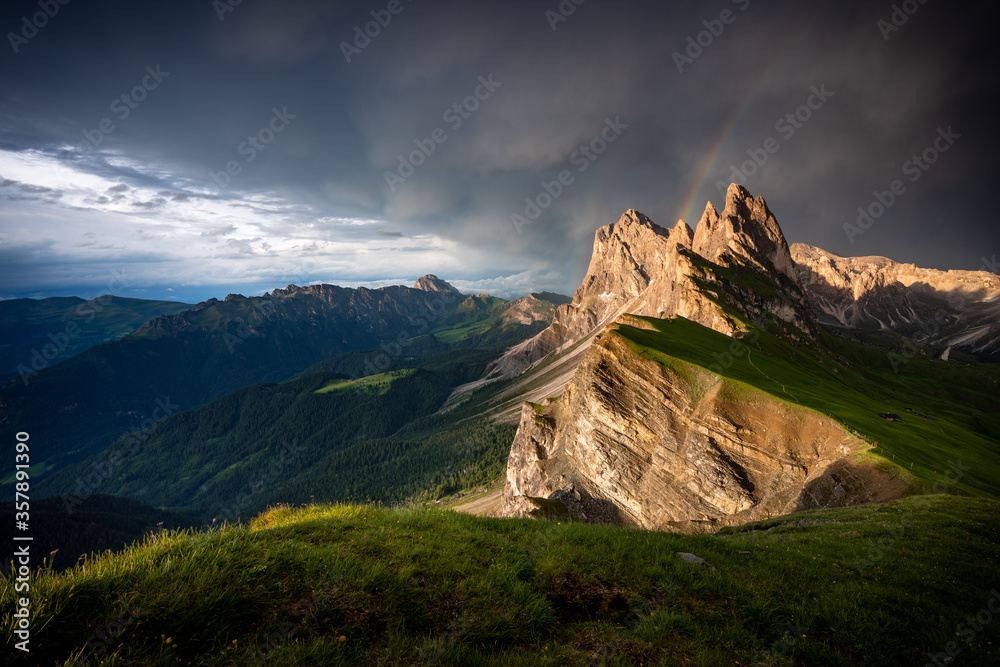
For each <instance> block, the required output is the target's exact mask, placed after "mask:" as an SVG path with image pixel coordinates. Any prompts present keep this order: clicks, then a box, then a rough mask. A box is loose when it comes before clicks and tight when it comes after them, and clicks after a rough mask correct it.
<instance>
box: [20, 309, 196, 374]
mask: <svg viewBox="0 0 1000 667" xmlns="http://www.w3.org/2000/svg"><path fill="white" fill-rule="evenodd" d="M190 307H191V305H190V304H187V303H178V302H176V301H147V300H143V299H127V298H124V297H120V296H112V295H110V294H105V295H104V296H99V297H97V298H95V299H90V300H89V301H85V300H84V299H80V298H78V297H51V298H48V299H9V300H7V301H0V341H2V343H0V384H3V383H6V382H7V381H8V380H10V379H11V378H14V377H17V378H18V379H20V380H22V382H31V378H32V376H33V375H34V374H35V373H36V372H38V371H40V370H43V369H45V368H48V367H49V366H52V365H55V364H57V363H59V362H60V361H65V360H66V359H69V358H70V357H72V356H73V355H76V354H79V353H80V352H83V351H84V350H86V349H88V348H91V347H93V346H95V345H99V344H100V343H107V342H109V341H112V340H116V339H118V338H121V337H122V336H127V335H128V334H130V333H132V332H133V331H134V330H135V329H136V328H137V327H139V326H140V325H142V324H143V323H145V322H146V321H148V320H150V319H152V318H154V317H157V316H159V315H173V314H176V313H179V312H182V311H184V310H187V309H188V308H190Z"/></svg>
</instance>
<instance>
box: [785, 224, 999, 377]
mask: <svg viewBox="0 0 1000 667" xmlns="http://www.w3.org/2000/svg"><path fill="white" fill-rule="evenodd" d="M791 251H792V257H793V258H794V259H795V262H796V274H797V278H798V281H799V284H800V285H802V287H803V289H804V290H805V292H806V294H807V295H808V300H809V303H810V305H811V306H812V308H813V310H814V312H815V313H816V315H817V316H818V317H820V318H821V319H826V320H828V321H833V322H837V323H839V324H841V325H843V326H848V327H853V328H856V329H889V330H892V331H895V332H896V333H901V334H903V335H905V336H910V337H914V339H915V340H916V341H918V342H919V343H920V344H921V345H927V344H933V345H935V346H939V347H955V348H958V349H962V350H965V351H968V352H971V353H974V354H981V355H983V356H985V357H987V358H992V359H997V358H1000V276H997V275H995V274H992V273H987V272H985V271H936V270H933V269H921V268H919V267H916V266H914V265H913V264H900V263H898V262H894V261H892V260H891V259H886V258H885V257H838V256H837V255H834V254H833V253H829V252H827V251H825V250H822V249H820V248H814V247H813V246H809V245H805V244H803V243H796V244H794V245H793V246H792V248H791Z"/></svg>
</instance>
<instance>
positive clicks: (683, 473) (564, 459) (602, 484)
mask: <svg viewBox="0 0 1000 667" xmlns="http://www.w3.org/2000/svg"><path fill="white" fill-rule="evenodd" d="M621 325H636V326H639V327H642V326H644V323H643V322H641V321H638V320H636V319H635V318H631V317H629V316H625V317H623V318H622V319H621V320H620V321H619V323H616V324H615V325H614V326H612V327H610V328H609V329H608V330H607V331H606V332H605V333H604V334H603V335H602V336H601V337H600V338H599V339H598V341H597V342H596V343H595V344H594V345H592V346H591V348H590V349H589V350H588V352H587V354H586V355H585V356H584V358H583V361H582V362H581V363H580V365H579V367H578V368H577V373H576V376H575V377H574V379H573V381H572V382H571V383H570V384H569V385H568V386H567V387H566V390H565V392H564V393H563V394H562V396H560V397H559V398H558V399H556V400H554V401H551V402H549V403H547V404H546V405H544V406H541V405H533V404H527V403H526V404H525V405H524V408H523V412H522V418H521V424H520V427H519V429H518V433H517V436H516V438H515V440H514V443H513V446H512V448H511V453H510V459H509V461H508V468H507V484H506V487H505V490H504V498H503V504H502V506H501V508H500V509H499V510H498V511H497V512H496V514H497V515H498V516H526V515H529V514H531V513H533V512H535V511H536V510H537V509H538V500H537V499H549V500H555V501H558V502H559V503H560V504H561V505H562V506H564V507H565V508H566V509H567V510H568V511H569V513H570V514H571V515H573V516H574V517H575V518H577V519H578V520H584V521H599V522H610V523H620V524H626V525H635V526H640V527H643V528H650V529H658V528H681V529H696V530H697V529H699V528H700V527H708V526H712V527H717V526H722V525H729V524H737V523H744V522H747V521H753V520H759V519H764V518H769V517H772V516H777V515H781V514H786V513H789V512H792V511H795V510H799V509H806V508H810V507H818V506H823V505H825V504H827V503H833V504H849V503H851V502H860V501H868V500H873V499H878V498H877V497H876V496H874V495H870V494H869V495H866V493H867V491H870V490H871V489H872V488H878V486H877V485H871V484H867V485H864V488H865V490H866V492H865V493H861V492H859V493H854V494H851V493H848V494H847V495H846V497H836V496H837V492H838V491H841V490H842V489H843V488H844V482H845V480H844V479H843V478H845V477H849V476H850V472H849V468H850V467H851V464H850V462H849V460H848V459H847V458H846V457H848V456H849V455H850V454H851V453H853V452H855V451H858V450H860V449H864V448H866V447H867V445H866V444H865V443H863V442H861V441H860V440H858V439H857V438H856V437H854V436H853V435H851V434H850V433H848V432H847V431H846V430H844V428H843V427H841V426H840V424H838V423H837V422H835V421H834V420H832V419H830V418H828V417H826V416H825V415H822V414H819V413H816V412H814V411H812V410H808V409H806V408H802V407H799V406H796V405H792V404H790V403H786V402H783V401H780V400H778V399H776V398H773V397H771V396H769V395H767V394H765V393H763V392H755V393H754V394H753V395H752V397H750V398H748V396H747V393H746V390H745V388H738V387H737V386H736V385H735V384H734V383H732V382H731V381H729V380H726V379H724V378H721V377H719V376H717V375H715V374H713V373H711V372H709V371H707V370H704V369H700V368H697V367H694V366H691V367H689V368H686V369H685V370H684V372H677V371H674V370H672V369H671V368H670V367H669V366H666V365H661V364H659V363H656V362H654V361H651V360H650V359H648V358H646V357H644V356H642V355H640V354H637V353H636V352H635V351H633V350H632V349H630V347H629V346H628V344H627V343H626V342H625V341H624V340H623V339H622V337H621V336H619V335H618V333H617V328H618V327H619V326H621ZM834 464H836V465H834ZM831 466H834V467H832V468H831ZM845 469H847V470H848V472H846V473H845ZM838 475H839V478H838V477H837V476H838ZM891 492H892V489H889V493H891Z"/></svg>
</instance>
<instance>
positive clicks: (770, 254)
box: [692, 183, 795, 280]
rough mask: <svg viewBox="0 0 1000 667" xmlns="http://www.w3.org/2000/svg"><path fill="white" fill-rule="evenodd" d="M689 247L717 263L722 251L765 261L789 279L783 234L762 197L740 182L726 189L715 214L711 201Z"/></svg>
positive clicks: (789, 263)
mask: <svg viewBox="0 0 1000 667" xmlns="http://www.w3.org/2000/svg"><path fill="white" fill-rule="evenodd" d="M692 249H693V250H694V251H695V252H696V253H698V254H699V255H701V256H702V257H704V258H705V259H708V260H710V261H713V262H716V263H720V262H721V258H722V256H723V255H725V254H736V255H740V256H742V257H745V258H747V259H750V260H751V261H754V262H755V263H760V262H761V260H764V261H765V263H769V264H771V265H772V266H774V268H775V269H777V270H778V272H780V273H783V274H784V275H786V276H788V277H789V278H791V279H792V280H794V279H795V263H794V262H793V261H792V257H791V253H790V251H789V249H788V242H787V241H786V240H785V235H784V234H783V233H782V231H781V227H779V226H778V221H777V220H776V219H775V217H774V214H773V213H771V210H770V209H769V208H768V207H767V202H765V201H764V198H763V197H754V196H753V195H751V194H750V192H749V191H748V190H747V189H746V188H744V187H743V186H742V185H739V184H737V183H732V184H731V185H730V186H729V189H728V190H727V191H726V206H725V208H724V209H723V211H722V213H718V212H717V211H716V209H715V207H714V206H712V203H711V202H709V203H708V204H707V205H706V206H705V213H704V214H703V215H702V217H701V221H700V222H699V223H698V228H697V230H696V231H695V234H694V243H693V244H692Z"/></svg>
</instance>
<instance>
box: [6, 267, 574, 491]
mask: <svg viewBox="0 0 1000 667" xmlns="http://www.w3.org/2000/svg"><path fill="white" fill-rule="evenodd" d="M554 309H555V304H554V303H552V302H549V301H546V300H543V299H540V298H536V297H534V296H528V297H523V298H521V299H516V300H514V301H509V302H508V301H504V300H503V299H499V298H495V297H490V296H485V295H474V296H464V295H462V294H461V293H460V292H459V291H458V290H456V289H455V288H454V287H452V286H451V285H449V284H448V283H446V282H444V281H442V280H440V279H438V278H436V277H435V276H425V277H423V278H421V279H420V280H418V281H417V283H416V284H415V285H414V286H413V287H403V286H393V287H384V288H381V289H376V290H369V289H366V288H358V289H347V288H341V287H336V286H333V285H313V286H309V287H296V286H294V285H290V286H288V287H287V288H285V289H276V290H274V291H272V292H270V293H268V294H265V295H264V296H262V297H251V298H247V297H243V296H240V295H235V294H230V295H229V296H227V297H226V298H225V300H223V301H219V300H217V299H210V300H208V301H205V302H203V303H199V304H197V305H195V306H193V307H190V308H188V309H187V310H183V312H178V313H174V314H164V315H157V316H155V317H153V318H152V319H150V320H149V321H148V322H146V323H144V324H142V325H141V326H139V327H138V328H137V329H136V330H135V331H133V332H132V333H129V334H128V335H126V336H123V337H120V338H117V339H115V340H113V341H110V342H106V343H102V344H100V345H96V346H94V347H91V348H89V349H87V350H85V351H83V352H81V353H79V354H77V355H75V356H73V357H71V358H69V359H67V360H65V361H62V362H61V363H58V364H54V365H51V366H48V367H46V368H44V369H43V370H41V371H40V372H38V373H36V374H34V375H32V376H31V378H30V381H29V382H28V383H24V382H22V381H20V380H16V381H11V382H9V383H8V384H7V385H5V386H4V387H3V388H2V389H0V406H2V408H3V411H4V416H5V420H4V424H3V428H4V432H5V433H7V435H8V436H9V437H13V434H14V433H15V432H16V431H17V430H29V431H30V432H31V437H32V442H33V443H36V444H34V445H33V447H32V462H33V464H35V467H34V468H33V469H32V477H33V479H35V480H37V481H38V482H41V481H42V480H43V479H44V477H45V476H46V475H51V474H53V473H55V472H57V471H59V470H61V469H63V468H65V467H66V466H69V465H71V464H74V463H76V462H79V461H83V460H85V459H87V458H88V457H92V456H94V455H96V454H98V453H100V452H102V451H103V450H105V448H107V447H108V446H109V445H111V444H112V443H114V442H116V441H119V440H127V441H128V442H130V443H135V442H143V443H145V442H146V440H148V439H149V438H150V437H151V436H152V435H153V434H154V433H156V432H157V431H158V430H159V429H161V428H162V427H163V426H164V420H165V419H167V418H169V417H171V416H172V415H174V414H176V413H178V412H182V411H185V410H191V409H193V408H197V407H199V406H202V405H205V404H206V403H209V402H211V401H214V400H216V399H219V398H221V397H223V396H226V395H227V394H230V393H232V392H234V391H239V390H241V389H243V388H245V387H248V386H250V385H253V384H256V383H261V382H270V383H273V382H282V381H285V380H288V379H289V378H291V377H293V376H295V375H296V374H299V373H301V372H303V371H305V370H306V369H308V368H310V367H311V366H313V365H315V364H319V363H320V362H323V361H324V360H327V359H334V358H338V357H340V356H341V355H344V354H346V353H351V352H360V351H365V350H368V351H371V353H369V354H368V355H366V356H360V357H359V356H355V357H351V358H350V359H348V360H344V359H340V360H339V361H338V362H337V363H336V364H335V366H336V369H337V370H336V373H344V372H347V373H349V374H354V375H356V376H363V375H373V374H377V373H381V372H383V371H386V370H390V369H392V368H396V367H398V366H400V364H401V363H402V362H404V361H405V360H412V359H416V358H421V357H425V356H428V355H432V354H439V353H442V352H447V351H453V350H460V349H480V348H482V349H491V348H496V350H497V351H498V352H497V353H499V351H502V350H503V349H504V348H505V347H506V346H509V345H511V344H513V343H516V342H519V341H521V340H523V339H524V338H525V337H528V336H530V335H533V334H534V333H537V332H538V331H539V330H541V329H543V328H544V327H545V326H547V325H548V323H549V322H550V321H551V316H552V313H553V311H554ZM351 360H353V362H354V363H353V365H352V361H351ZM316 370H318V371H321V372H327V373H328V374H330V371H329V370H326V371H324V370H323V369H322V368H317V369H316ZM446 394H447V392H446ZM10 481H11V480H9V479H6V478H5V479H4V480H3V482H4V483H5V484H6V483H9V482H10ZM91 486H92V485H91Z"/></svg>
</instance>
